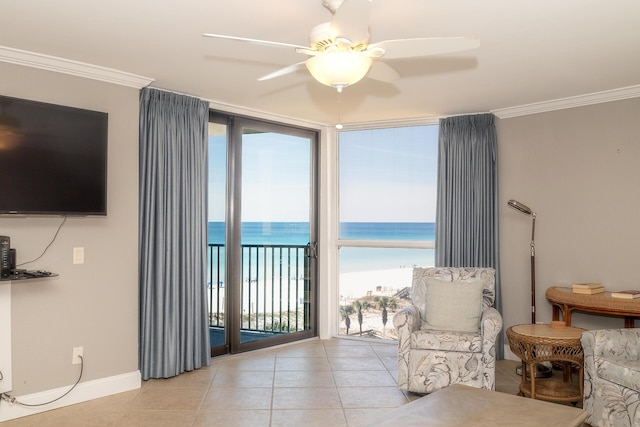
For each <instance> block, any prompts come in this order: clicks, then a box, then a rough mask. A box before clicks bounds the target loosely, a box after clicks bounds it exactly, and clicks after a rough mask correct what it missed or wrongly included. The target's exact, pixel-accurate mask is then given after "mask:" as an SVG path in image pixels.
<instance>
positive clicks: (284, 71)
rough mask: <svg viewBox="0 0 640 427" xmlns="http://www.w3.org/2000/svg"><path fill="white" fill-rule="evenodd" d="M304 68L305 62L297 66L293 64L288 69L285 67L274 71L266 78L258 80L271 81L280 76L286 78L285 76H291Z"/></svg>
mask: <svg viewBox="0 0 640 427" xmlns="http://www.w3.org/2000/svg"><path fill="white" fill-rule="evenodd" d="M302 68H304V61H303V62H298V63H297V64H293V65H289V66H288V67H284V68H281V69H279V70H277V71H274V72H273V73H269V74H267V75H265V76H262V77H260V78H259V79H258V81H259V82H262V81H265V80H270V79H275V78H276V77H280V76H284V75H285V74H290V73H293V72H295V71H298V70H300V69H302Z"/></svg>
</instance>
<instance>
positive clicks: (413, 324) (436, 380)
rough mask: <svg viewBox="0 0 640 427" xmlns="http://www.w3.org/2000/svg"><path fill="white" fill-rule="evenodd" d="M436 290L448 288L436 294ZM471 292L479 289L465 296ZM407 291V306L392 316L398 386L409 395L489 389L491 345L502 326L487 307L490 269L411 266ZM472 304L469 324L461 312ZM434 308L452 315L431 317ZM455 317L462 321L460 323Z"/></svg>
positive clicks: (492, 362)
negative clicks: (473, 312) (449, 388)
mask: <svg viewBox="0 0 640 427" xmlns="http://www.w3.org/2000/svg"><path fill="white" fill-rule="evenodd" d="M471 288H475V289H477V290H473V291H471ZM438 289H448V291H445V292H441V293H440V294H439V293H438V292H439V291H437V290H438ZM461 292H464V293H465V295H463V294H461ZM472 292H479V296H478V297H477V300H475V299H471V300H469V299H466V298H467V297H468V295H466V293H468V294H471V293H472ZM411 295H412V296H411V299H412V302H413V305H410V306H408V307H406V308H404V309H403V310H401V311H399V312H398V313H397V314H396V315H395V316H394V319H393V324H394V326H395V327H396V329H397V330H398V346H399V347H398V387H399V388H400V389H403V390H408V391H410V392H414V393H431V392H433V391H435V390H438V389H440V388H443V387H446V386H448V385H451V384H465V385H469V386H473V387H478V388H484V389H487V390H495V346H496V340H497V337H498V334H499V333H500V330H501V329H502V316H501V315H500V313H498V311H497V310H496V309H495V308H493V304H494V299H495V270H494V269H492V268H453V267H451V268H415V269H414V270H413V284H412V291H411ZM442 299H445V300H444V301H443V300H442ZM447 299H449V300H447ZM464 301H466V302H464ZM471 301H473V302H471ZM456 304H461V305H458V306H456ZM475 304H478V306H477V313H478V315H477V319H476V320H475V323H473V322H474V321H473V320H470V319H472V317H469V316H465V314H468V313H466V311H467V309H469V308H474V307H475ZM438 306H441V308H440V309H439V308H438ZM439 310H444V311H446V312H448V314H449V315H451V314H452V315H453V316H455V317H454V318H452V317H449V318H445V319H444V320H442V321H439V319H437V318H436V319H434V317H433V316H434V314H433V312H438V311H439ZM444 314H445V315H446V314H447V313H444ZM445 317H446V316H445ZM458 317H460V318H463V319H458ZM458 320H462V321H467V322H466V323H465V324H464V325H463V326H461V325H459V324H458Z"/></svg>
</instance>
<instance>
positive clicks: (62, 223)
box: [16, 216, 67, 267]
mask: <svg viewBox="0 0 640 427" xmlns="http://www.w3.org/2000/svg"><path fill="white" fill-rule="evenodd" d="M65 222H67V217H66V216H64V217H63V219H62V222H61V223H60V225H59V226H58V229H57V230H56V234H55V235H54V236H53V239H51V241H50V242H49V244H48V245H47V247H46V248H44V251H42V253H41V254H40V256H39V257H37V258H35V259H32V260H31V261H26V262H23V263H20V264H18V265H17V266H16V267H22V266H23V265H25V264H31V263H32V262H36V261H38V260H39V259H40V258H42V257H43V256H44V254H46V253H47V251H48V250H49V248H50V247H51V245H53V242H55V241H56V237H58V233H60V229H61V228H62V226H63V225H64V223H65Z"/></svg>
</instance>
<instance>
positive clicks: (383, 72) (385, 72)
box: [367, 61, 400, 83]
mask: <svg viewBox="0 0 640 427" xmlns="http://www.w3.org/2000/svg"><path fill="white" fill-rule="evenodd" d="M367 77H368V78H370V79H373V80H378V81H380V82H387V83H391V82H394V81H396V80H398V79H399V78H400V74H398V72H397V71H396V70H394V69H393V67H391V66H390V65H389V64H385V63H384V62H378V61H374V62H373V64H371V68H370V69H369V72H368V73H367Z"/></svg>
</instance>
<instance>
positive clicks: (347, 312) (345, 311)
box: [340, 305, 356, 335]
mask: <svg viewBox="0 0 640 427" xmlns="http://www.w3.org/2000/svg"><path fill="white" fill-rule="evenodd" d="M355 311H356V310H355V309H354V308H353V306H352V305H341V306H340V315H341V316H342V318H343V319H344V325H345V326H346V327H347V335H349V328H350V327H351V318H350V317H349V316H351V315H352V314H353V313H355Z"/></svg>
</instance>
